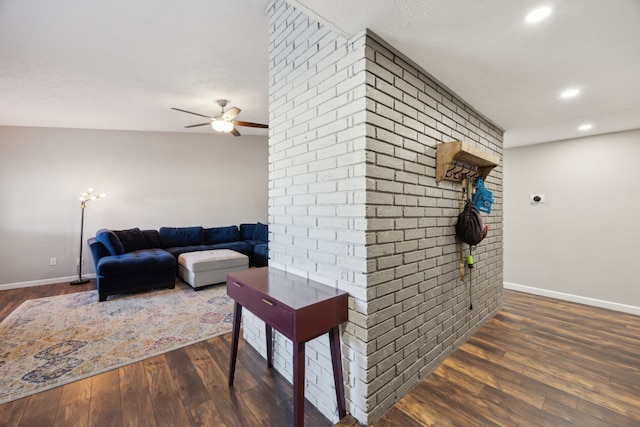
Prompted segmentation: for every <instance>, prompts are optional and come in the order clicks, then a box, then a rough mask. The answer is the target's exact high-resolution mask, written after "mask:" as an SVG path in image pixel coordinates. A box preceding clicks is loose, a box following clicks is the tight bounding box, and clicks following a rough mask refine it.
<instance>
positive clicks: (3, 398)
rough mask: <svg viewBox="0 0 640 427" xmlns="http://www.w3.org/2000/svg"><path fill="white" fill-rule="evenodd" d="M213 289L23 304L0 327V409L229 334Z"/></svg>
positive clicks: (225, 309)
mask: <svg viewBox="0 0 640 427" xmlns="http://www.w3.org/2000/svg"><path fill="white" fill-rule="evenodd" d="M232 325H233V300H231V299H230V298H229V297H228V296H227V293H226V287H225V286H224V285H219V286H215V287H209V288H205V289H203V290H201V291H197V292H196V291H194V290H193V289H192V288H191V287H190V286H188V285H186V284H185V283H183V282H181V281H177V282H176V288H175V289H167V290H161V291H152V292H145V293H140V294H134V295H129V296H122V297H118V298H113V299H109V300H107V301H106V302H98V293H97V291H89V292H79V293H75V294H68V295H60V296H55V297H47V298H39V299H35V300H29V301H25V302H24V303H23V304H22V305H21V306H20V307H18V308H17V309H16V310H15V311H13V313H11V314H10V315H9V316H8V317H7V318H6V319H5V320H4V321H3V322H2V323H0V404H2V403H6V402H10V401H12V400H16V399H19V398H22V397H24V396H28V395H30V394H34V393H38V392H41V391H44V390H48V389H51V388H54V387H58V386H61V385H64V384H67V383H70V382H73V381H77V380H80V379H82V378H86V377H89V376H92V375H96V374H99V373H102V372H105V371H108V370H111V369H115V368H118V367H120V366H123V365H127V364H130V363H134V362H137V361H139V360H143V359H146V358H149V357H152V356H155V355H158V354H161V353H165V352H168V351H171V350H174V349H176V348H180V347H184V346H186V345H189V344H193V343H196V342H199V341H203V340H206V339H209V338H211V337H214V336H216V335H220V334H223V333H226V332H230V331H231V329H232Z"/></svg>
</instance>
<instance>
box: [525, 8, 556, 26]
mask: <svg viewBox="0 0 640 427" xmlns="http://www.w3.org/2000/svg"><path fill="white" fill-rule="evenodd" d="M550 14H551V8H550V7H539V8H538V9H534V10H532V11H531V12H529V13H528V14H527V16H526V17H525V21H527V22H528V23H530V24H534V23H536V22H540V21H542V20H544V19H545V18H546V17H548V16H549V15H550Z"/></svg>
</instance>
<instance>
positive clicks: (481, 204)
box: [473, 177, 494, 213]
mask: <svg viewBox="0 0 640 427" xmlns="http://www.w3.org/2000/svg"><path fill="white" fill-rule="evenodd" d="M493 202H494V200H493V193H492V192H491V191H489V190H487V189H486V188H484V181H482V178H480V177H478V178H476V192H475V193H474V194H473V204H474V205H475V206H476V209H478V210H479V211H480V212H485V213H491V205H493Z"/></svg>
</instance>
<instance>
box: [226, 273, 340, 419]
mask: <svg viewBox="0 0 640 427" xmlns="http://www.w3.org/2000/svg"><path fill="white" fill-rule="evenodd" d="M227 294H228V295H229V296H230V297H231V298H233V299H234V300H235V306H234V312H233V341H232V345H231V357H230V360H229V386H232V385H233V377H234V374H235V369H236V357H237V355H238V340H239V337H240V319H241V318H242V307H246V308H247V309H248V310H249V311H251V312H252V313H253V314H255V315H256V316H257V317H259V318H260V319H262V320H263V321H264V322H265V329H266V337H267V367H268V368H272V367H273V329H276V330H277V331H278V332H280V333H281V334H282V335H284V336H285V337H287V338H289V339H290V340H291V341H293V419H294V425H295V426H299V427H302V426H303V425H304V365H305V358H304V347H305V343H306V342H307V341H309V340H312V339H314V338H316V337H319V336H320V335H323V334H324V333H327V332H328V333H329V346H330V349H331V362H332V365H333V379H334V381H335V386H336V399H337V401H338V414H339V416H340V418H343V417H345V416H346V405H345V398H344V382H343V377H342V356H341V354H340V335H339V330H338V325H340V324H341V323H342V322H344V321H346V320H347V317H348V304H347V298H348V294H347V293H346V292H344V291H341V290H339V289H335V288H332V287H330V286H326V285H323V284H321V283H318V282H314V281H312V280H307V279H305V278H303V277H300V276H296V275H293V274H287V273H285V272H284V271H282V270H277V269H269V267H262V268H252V269H249V270H244V271H238V272H235V273H229V274H228V275H227Z"/></svg>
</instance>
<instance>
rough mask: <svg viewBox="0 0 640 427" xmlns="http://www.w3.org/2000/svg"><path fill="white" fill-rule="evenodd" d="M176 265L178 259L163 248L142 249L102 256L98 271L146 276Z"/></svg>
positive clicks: (99, 272) (103, 273)
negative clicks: (112, 255)
mask: <svg viewBox="0 0 640 427" xmlns="http://www.w3.org/2000/svg"><path fill="white" fill-rule="evenodd" d="M175 265H176V259H175V258H174V257H173V256H172V255H171V254H170V253H168V252H166V251H163V250H162V249H142V250H139V251H133V252H128V253H124V254H122V255H118V256H115V257H106V258H102V259H101V260H100V261H99V262H98V268H97V273H98V274H99V275H100V276H109V275H113V276H118V275H126V274H137V275H140V277H144V276H145V275H149V274H150V273H149V272H150V271H160V270H163V269H166V268H171V269H174V268H175Z"/></svg>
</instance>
